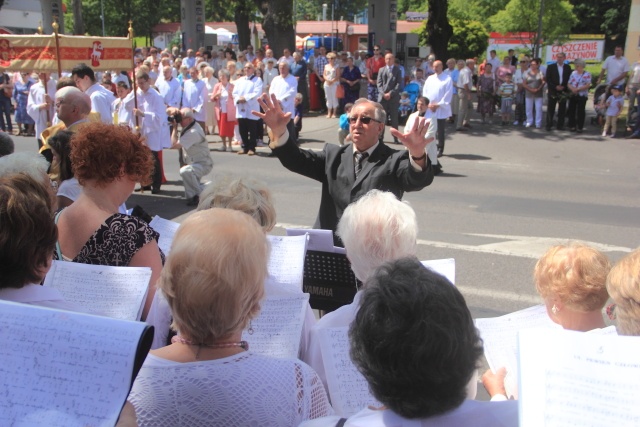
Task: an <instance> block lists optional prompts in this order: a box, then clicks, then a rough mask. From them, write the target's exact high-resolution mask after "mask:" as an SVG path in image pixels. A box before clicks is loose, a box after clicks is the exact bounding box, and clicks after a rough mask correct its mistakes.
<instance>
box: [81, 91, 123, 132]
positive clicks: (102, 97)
mask: <svg viewBox="0 0 640 427" xmlns="http://www.w3.org/2000/svg"><path fill="white" fill-rule="evenodd" d="M85 93H86V94H87V95H89V97H90V98H91V111H94V112H96V113H98V114H100V119H101V120H102V123H108V124H113V118H112V116H111V104H112V103H113V101H114V100H115V99H116V97H115V96H113V92H111V91H110V90H109V89H107V88H105V87H103V86H102V85H99V84H98V83H95V84H94V85H93V86H91V87H89V88H88V89H87V90H86V91H85Z"/></svg>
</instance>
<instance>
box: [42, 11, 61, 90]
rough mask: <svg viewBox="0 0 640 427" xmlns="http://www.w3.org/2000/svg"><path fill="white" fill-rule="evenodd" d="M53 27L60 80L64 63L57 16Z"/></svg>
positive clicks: (54, 18)
mask: <svg viewBox="0 0 640 427" xmlns="http://www.w3.org/2000/svg"><path fill="white" fill-rule="evenodd" d="M51 26H52V27H53V37H54V40H55V41H56V59H57V61H58V78H59V79H60V78H62V61H61V60H60V42H59V40H58V27H59V26H58V16H57V15H55V16H54V17H53V24H51ZM45 92H46V88H45Z"/></svg>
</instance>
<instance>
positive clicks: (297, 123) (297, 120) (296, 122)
mask: <svg viewBox="0 0 640 427" xmlns="http://www.w3.org/2000/svg"><path fill="white" fill-rule="evenodd" d="M293 102H294V105H295V108H296V112H295V115H294V116H293V126H294V127H295V129H296V141H298V137H299V136H300V131H301V130H302V94H301V93H297V94H296V98H295V100H294V101H293Z"/></svg>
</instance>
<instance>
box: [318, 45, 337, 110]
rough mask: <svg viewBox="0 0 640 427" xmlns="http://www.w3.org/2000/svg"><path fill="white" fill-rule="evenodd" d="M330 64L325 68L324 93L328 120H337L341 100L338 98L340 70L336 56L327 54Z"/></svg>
mask: <svg viewBox="0 0 640 427" xmlns="http://www.w3.org/2000/svg"><path fill="white" fill-rule="evenodd" d="M327 61H329V63H328V64H327V65H325V66H324V72H323V75H322V77H323V78H324V93H325V98H326V100H327V118H328V119H330V118H335V117H336V110H337V109H338V105H339V100H338V97H337V93H336V92H337V90H338V86H339V85H340V68H339V67H338V66H337V65H336V54H335V53H333V52H329V53H327Z"/></svg>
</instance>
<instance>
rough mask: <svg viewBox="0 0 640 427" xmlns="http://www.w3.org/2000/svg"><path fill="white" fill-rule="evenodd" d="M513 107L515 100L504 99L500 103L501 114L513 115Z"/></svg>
mask: <svg viewBox="0 0 640 427" xmlns="http://www.w3.org/2000/svg"><path fill="white" fill-rule="evenodd" d="M512 105H513V98H502V101H501V103H500V112H501V113H502V114H511V106H512Z"/></svg>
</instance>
